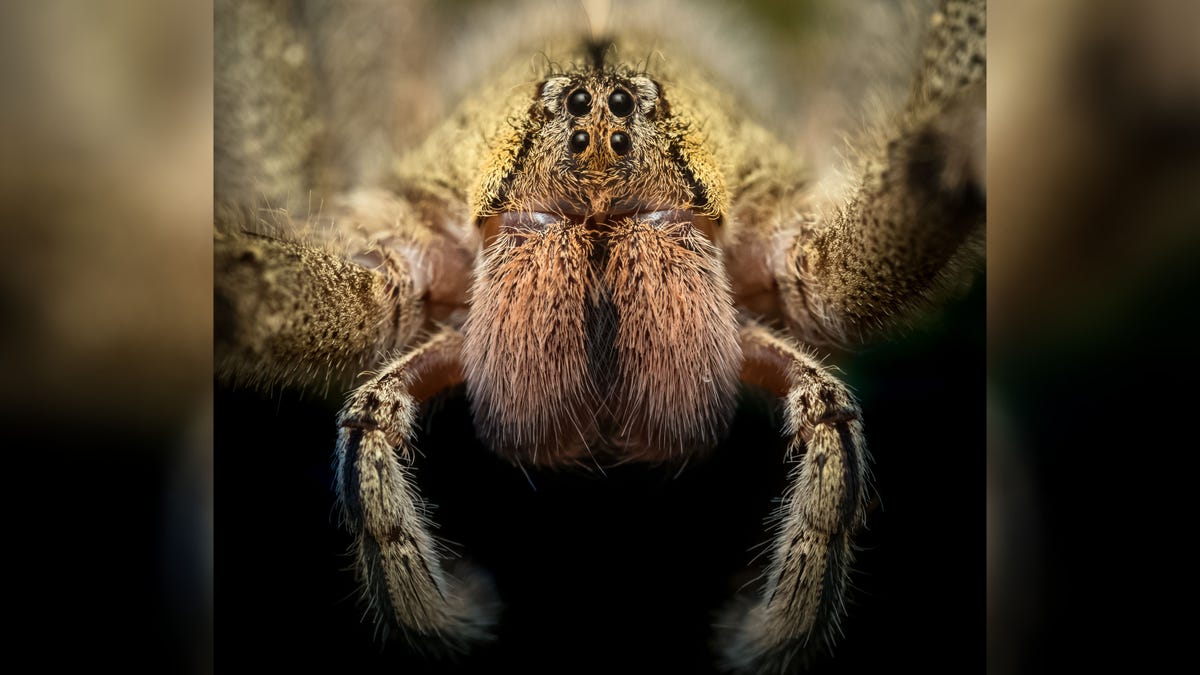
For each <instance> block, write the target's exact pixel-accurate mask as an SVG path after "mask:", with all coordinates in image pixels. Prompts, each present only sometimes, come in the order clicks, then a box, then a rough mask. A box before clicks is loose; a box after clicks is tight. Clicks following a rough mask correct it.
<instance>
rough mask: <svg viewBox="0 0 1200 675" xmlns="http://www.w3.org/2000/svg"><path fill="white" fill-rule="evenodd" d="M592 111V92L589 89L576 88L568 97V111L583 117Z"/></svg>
mask: <svg viewBox="0 0 1200 675" xmlns="http://www.w3.org/2000/svg"><path fill="white" fill-rule="evenodd" d="M591 111H592V94H591V92H589V91H588V90H587V89H576V90H575V91H573V92H571V95H570V96H568V97H567V112H569V113H571V114H572V115H574V116H576V117H583V116H584V115H586V114H588V113H589V112H591Z"/></svg>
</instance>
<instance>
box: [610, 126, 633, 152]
mask: <svg viewBox="0 0 1200 675" xmlns="http://www.w3.org/2000/svg"><path fill="white" fill-rule="evenodd" d="M608 143H609V145H611V146H612V149H613V152H615V153H617V154H618V155H624V154H625V153H627V152H629V147H630V145H631V142H630V139H629V134H626V133H622V132H620V131H618V132H616V133H614V134H613V135H612V137H610V138H609V139H608Z"/></svg>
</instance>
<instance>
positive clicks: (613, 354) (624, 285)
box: [464, 63, 741, 463]
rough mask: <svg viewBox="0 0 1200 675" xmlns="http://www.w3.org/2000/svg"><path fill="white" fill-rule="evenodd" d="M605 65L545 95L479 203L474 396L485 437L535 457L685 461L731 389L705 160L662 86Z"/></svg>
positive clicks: (731, 349)
mask: <svg viewBox="0 0 1200 675" xmlns="http://www.w3.org/2000/svg"><path fill="white" fill-rule="evenodd" d="M594 65H595V64H594V63H593V64H592V66H589V67H585V68H580V69H579V70H577V71H576V72H573V73H567V74H561V75H556V76H554V77H549V78H547V79H546V80H544V81H542V82H541V83H539V85H538V86H537V88H536V93H534V95H533V97H532V100H531V101H529V105H530V106H531V108H530V112H529V115H528V117H527V118H523V122H522V123H523V124H524V126H522V127H519V128H521V129H523V131H522V133H521V134H520V135H519V137H517V138H516V140H518V141H519V145H518V144H517V143H512V144H509V145H505V146H504V147H502V148H498V152H500V153H506V154H505V156H504V160H505V161H498V162H494V163H493V164H492V166H502V167H505V169H504V171H503V172H501V173H492V174H489V175H486V176H485V177H484V179H483V181H482V183H481V184H482V185H483V186H484V187H483V189H481V190H480V192H479V194H483V195H485V196H487V198H486V199H485V200H484V201H483V202H482V203H479V205H478V206H477V214H478V215H479V222H480V226H481V228H482V233H483V238H484V241H485V248H484V252H483V255H482V256H481V258H480V264H479V267H478V268H477V270H476V277H475V281H474V285H473V287H472V299H471V310H470V314H469V318H468V320H467V323H466V326H465V328H464V330H465V332H466V344H465V347H464V354H465V359H466V366H467V368H466V371H467V372H466V375H467V385H468V389H469V392H470V394H471V398H472V402H473V406H474V410H475V414H476V418H477V422H478V426H479V428H480V429H481V430H482V433H483V435H484V437H485V438H486V439H488V440H489V441H490V442H491V443H492V444H493V445H494V446H496V447H497V449H499V450H501V451H503V452H506V453H510V454H515V455H516V456H518V457H520V458H522V460H524V461H530V462H544V463H553V462H555V461H561V460H562V459H564V458H578V457H580V456H584V457H586V455H585V454H582V453H584V452H585V451H591V452H592V453H593V454H595V453H596V452H597V450H603V449H607V450H610V451H612V452H613V454H616V455H618V456H619V457H631V456H636V457H642V458H646V459H668V458H679V457H682V456H683V455H684V454H685V452H686V451H687V450H691V449H696V448H699V447H707V446H711V445H712V444H713V443H714V442H715V441H716V440H717V439H718V437H719V436H720V435H721V433H722V432H723V431H724V429H725V427H726V426H727V423H728V419H729V417H730V415H731V413H732V409H733V403H734V397H735V395H736V390H737V381H738V372H739V370H740V367H741V351H740V348H739V346H738V341H737V322H736V318H735V315H734V308H733V301H732V296H731V292H730V288H729V282H728V279H727V278H726V275H725V270H724V267H723V264H722V260H721V255H720V252H719V250H718V249H717V247H716V246H715V245H714V243H713V242H712V240H711V236H712V233H713V227H714V222H715V221H717V220H718V219H719V218H720V217H721V214H722V212H723V208H724V204H725V202H726V197H725V195H724V188H723V187H722V181H721V180H720V174H719V173H718V172H717V171H715V169H713V166H715V162H714V161H713V160H712V159H711V157H712V155H711V152H710V151H709V148H707V146H706V144H705V143H704V141H703V139H702V136H701V135H700V134H699V133H697V132H696V131H695V129H694V128H693V126H694V125H692V124H691V122H690V120H691V118H690V117H681V116H677V115H675V114H673V113H672V110H671V104H670V88H669V87H664V86H663V85H661V84H659V83H658V82H657V81H656V80H654V79H652V78H651V77H650V76H648V74H646V73H635V72H632V71H621V70H617V69H606V68H602V67H593V66H594ZM514 146H515V147H516V150H515V152H514ZM601 439H605V441H606V443H605V444H603V445H601V444H599V443H598V441H600V440H601Z"/></svg>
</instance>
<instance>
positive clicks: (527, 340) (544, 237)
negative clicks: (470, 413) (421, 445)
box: [463, 226, 596, 463]
mask: <svg viewBox="0 0 1200 675" xmlns="http://www.w3.org/2000/svg"><path fill="white" fill-rule="evenodd" d="M591 254H592V242H591V241H590V240H589V239H588V238H587V237H586V236H584V233H583V231H582V228H580V227H566V226H564V227H555V228H552V229H550V230H547V231H545V232H528V231H527V232H522V233H520V234H502V235H499V237H498V239H497V240H496V241H495V242H494V243H493V245H492V246H490V247H489V249H488V252H487V253H486V254H485V255H484V256H483V262H482V264H481V266H480V267H479V268H478V270H477V271H476V275H475V283H474V286H473V287H472V289H471V294H472V305H471V313H470V316H469V317H468V319H467V322H466V324H465V325H464V327H463V331H464V333H465V342H464V345H463V359H464V363H465V366H466V377H467V389H468V393H469V395H470V397H471V401H472V406H473V409H474V412H475V418H476V422H477V424H478V425H479V432H480V435H481V437H483V438H486V439H488V440H489V441H490V442H491V444H492V445H493V447H495V448H496V449H497V450H500V451H504V452H506V453H517V456H518V457H520V458H522V459H527V460H528V461H530V462H533V463H539V462H548V461H553V457H552V455H554V454H556V453H557V452H558V451H559V450H560V449H565V448H568V447H579V446H580V445H581V444H582V443H585V442H586V441H584V439H585V438H586V437H587V436H590V435H591V434H590V433H589V431H590V425H592V424H593V418H594V415H593V409H594V406H595V400H596V396H595V392H594V391H593V389H592V386H591V380H590V379H589V377H588V364H587V347H586V341H587V331H586V324H587V305H588V303H589V292H590V289H591V288H592V286H593V283H592V282H591V279H590V277H591V267H590V265H589V258H590V257H591ZM539 453H543V454H542V456H538V455H539Z"/></svg>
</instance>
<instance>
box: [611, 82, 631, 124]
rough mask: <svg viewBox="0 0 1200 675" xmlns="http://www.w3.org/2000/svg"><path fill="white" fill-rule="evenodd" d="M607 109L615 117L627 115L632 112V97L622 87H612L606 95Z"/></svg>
mask: <svg viewBox="0 0 1200 675" xmlns="http://www.w3.org/2000/svg"><path fill="white" fill-rule="evenodd" d="M608 109H609V110H611V111H612V114H614V115H616V116H617V117H628V116H629V115H630V114H631V113H633V97H632V96H630V95H629V92H627V91H625V90H624V89H620V88H617V89H614V90H613V93H611V94H609V95H608Z"/></svg>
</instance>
